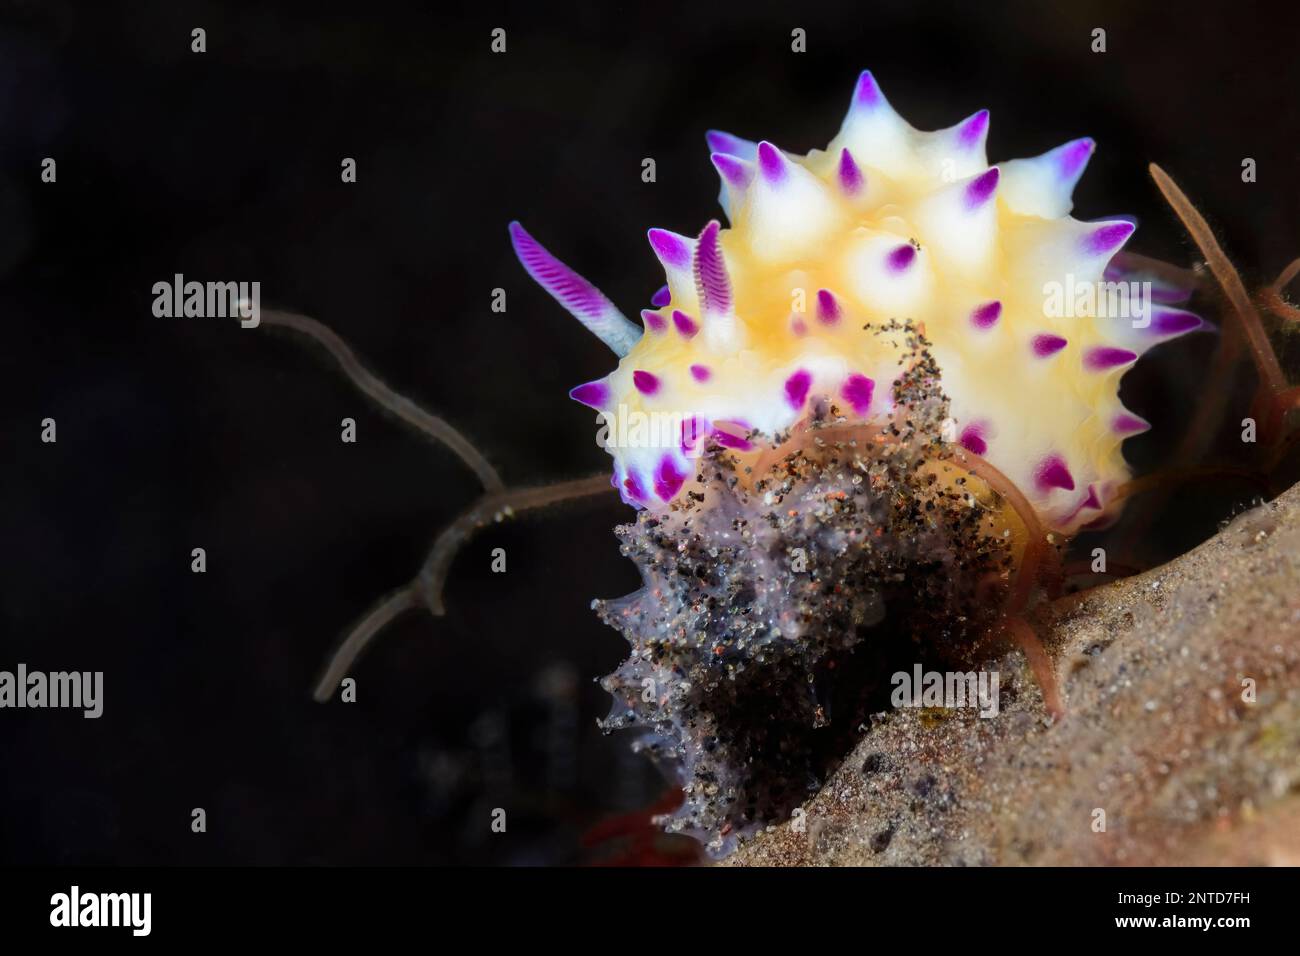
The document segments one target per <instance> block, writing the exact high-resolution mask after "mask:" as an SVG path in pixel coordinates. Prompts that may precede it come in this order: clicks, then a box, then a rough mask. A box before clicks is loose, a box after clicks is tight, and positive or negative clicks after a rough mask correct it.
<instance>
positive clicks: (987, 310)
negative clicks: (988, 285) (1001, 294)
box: [970, 299, 1002, 329]
mask: <svg viewBox="0 0 1300 956" xmlns="http://www.w3.org/2000/svg"><path fill="white" fill-rule="evenodd" d="M1001 317H1002V303H1001V302H999V301H997V300H996V299H995V300H994V301H992V302H985V303H984V304H983V305H981V306H978V307H977V308H976V309H975V311H974V312H972V313H971V314H970V320H971V324H972V325H974V326H975V328H977V329H989V328H992V327H993V326H994V325H996V324H997V321H998V319H1000V318H1001Z"/></svg>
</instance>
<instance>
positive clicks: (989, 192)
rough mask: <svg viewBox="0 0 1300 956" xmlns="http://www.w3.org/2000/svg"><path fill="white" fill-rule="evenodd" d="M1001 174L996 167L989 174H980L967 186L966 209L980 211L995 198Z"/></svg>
mask: <svg viewBox="0 0 1300 956" xmlns="http://www.w3.org/2000/svg"><path fill="white" fill-rule="evenodd" d="M1000 175H1001V174H1000V173H999V172H998V168H997V167H996V166H994V167H992V168H991V169H989V170H988V172H984V173H980V174H979V175H978V176H976V177H975V178H974V179H972V180H971V181H970V182H969V183H967V184H966V208H967V209H978V208H980V207H981V206H983V205H984V204H985V203H986V202H988V201H989V200H990V199H992V198H993V194H994V193H995V192H997V188H998V178H999V176H1000Z"/></svg>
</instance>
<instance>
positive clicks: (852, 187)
mask: <svg viewBox="0 0 1300 956" xmlns="http://www.w3.org/2000/svg"><path fill="white" fill-rule="evenodd" d="M839 173H840V188H841V189H843V190H844V192H845V193H847V194H848V195H850V196H856V195H857V194H858V193H859V192H860V191H861V189H862V170H860V169H858V164H857V163H855V162H854V161H853V154H852V153H850V152H849V151H848V150H847V149H842V150H840V169H839Z"/></svg>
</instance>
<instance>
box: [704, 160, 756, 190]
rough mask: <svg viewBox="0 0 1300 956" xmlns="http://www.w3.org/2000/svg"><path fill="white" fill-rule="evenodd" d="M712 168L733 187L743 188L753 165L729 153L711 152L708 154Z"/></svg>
mask: <svg viewBox="0 0 1300 956" xmlns="http://www.w3.org/2000/svg"><path fill="white" fill-rule="evenodd" d="M709 159H710V160H712V161H713V168H714V169H716V170H717V171H718V174H719V175H720V176H722V178H723V179H724V180H725V181H726V182H727V185H729V186H731V187H732V188H734V189H744V188H745V187H746V186H748V185H749V181H750V179H752V178H753V175H754V167H753V166H752V165H751V164H749V163H747V162H745V160H743V159H737V158H736V157H735V156H732V155H731V154H730V153H713V154H712V155H711V156H709Z"/></svg>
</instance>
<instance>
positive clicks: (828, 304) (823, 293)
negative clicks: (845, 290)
mask: <svg viewBox="0 0 1300 956" xmlns="http://www.w3.org/2000/svg"><path fill="white" fill-rule="evenodd" d="M817 319H818V321H820V322H822V323H823V324H825V325H834V324H835V323H836V322H838V321H839V320H840V304H839V302H838V301H836V299H835V296H834V294H832V293H831V291H830V290H829V289H818V290H817Z"/></svg>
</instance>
